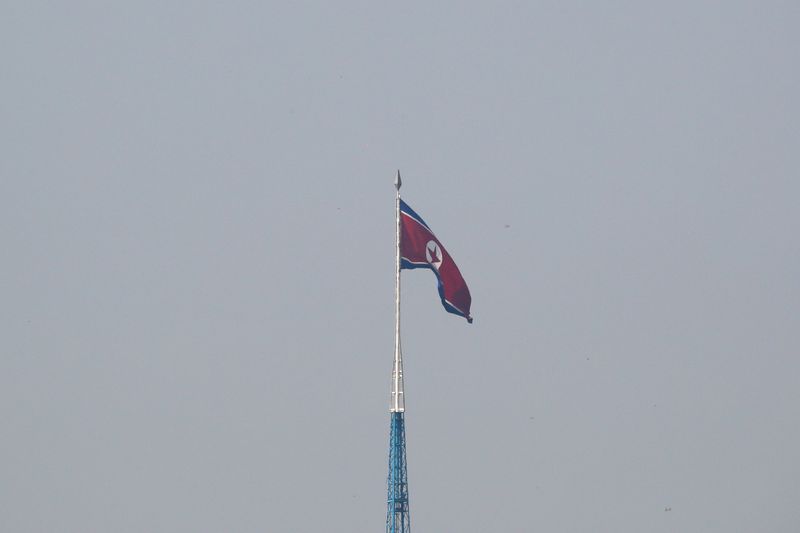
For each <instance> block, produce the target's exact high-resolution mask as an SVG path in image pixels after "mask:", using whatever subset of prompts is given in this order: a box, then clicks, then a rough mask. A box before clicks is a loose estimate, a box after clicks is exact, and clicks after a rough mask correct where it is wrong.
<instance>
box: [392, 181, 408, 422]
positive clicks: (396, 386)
mask: <svg viewBox="0 0 800 533" xmlns="http://www.w3.org/2000/svg"><path fill="white" fill-rule="evenodd" d="M402 184H403V182H402V181H401V180H400V171H399V170H398V171H397V177H396V178H395V180H394V187H395V191H396V193H397V195H396V197H395V240H394V244H395V247H394V248H395V277H394V366H393V368H392V398H391V400H392V407H391V409H390V411H391V412H393V413H402V412H404V411H405V410H406V400H405V393H404V391H403V389H404V386H403V354H402V352H401V350H400V186H401V185H402Z"/></svg>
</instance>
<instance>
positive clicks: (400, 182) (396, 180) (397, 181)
mask: <svg viewBox="0 0 800 533" xmlns="http://www.w3.org/2000/svg"><path fill="white" fill-rule="evenodd" d="M402 185H403V180H401V179H400V170H399V169H398V170H397V176H396V177H395V178H394V187H395V189H397V190H398V191H399V190H400V187H401V186H402Z"/></svg>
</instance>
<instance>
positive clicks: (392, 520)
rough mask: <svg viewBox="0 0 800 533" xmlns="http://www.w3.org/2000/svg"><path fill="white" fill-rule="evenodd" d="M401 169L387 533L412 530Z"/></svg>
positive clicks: (396, 182)
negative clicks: (402, 311) (402, 330)
mask: <svg viewBox="0 0 800 533" xmlns="http://www.w3.org/2000/svg"><path fill="white" fill-rule="evenodd" d="M401 184H402V182H401V180H400V171H399V170H398V171H397V177H396V178H395V182H394V186H395V189H396V191H397V196H396V201H395V213H396V223H397V226H396V234H395V285H394V289H395V291H394V296H395V331H394V364H393V365H392V395H391V407H390V409H389V413H390V417H391V418H390V421H391V422H390V424H391V425H390V430H389V477H388V486H389V487H388V493H387V498H386V502H387V503H386V533H410V532H411V516H410V515H409V512H408V469H407V467H406V426H405V418H404V416H405V410H406V401H405V392H404V385H403V354H402V351H401V349H400V185H401Z"/></svg>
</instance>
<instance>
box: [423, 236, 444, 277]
mask: <svg viewBox="0 0 800 533" xmlns="http://www.w3.org/2000/svg"><path fill="white" fill-rule="evenodd" d="M425 259H427V260H428V263H429V264H430V265H431V266H432V267H433V268H435V269H436V270H439V266H440V265H441V264H442V249H441V248H440V247H439V245H438V244H437V243H436V241H428V244H426V245H425Z"/></svg>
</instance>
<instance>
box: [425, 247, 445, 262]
mask: <svg viewBox="0 0 800 533" xmlns="http://www.w3.org/2000/svg"><path fill="white" fill-rule="evenodd" d="M428 253H430V254H431V260H430V263H431V264H434V263H441V262H442V260H441V259H439V256H438V255H436V245H435V244H434V245H433V248H428Z"/></svg>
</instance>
